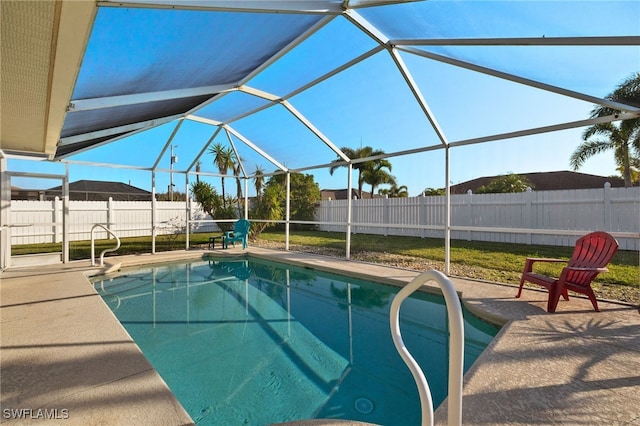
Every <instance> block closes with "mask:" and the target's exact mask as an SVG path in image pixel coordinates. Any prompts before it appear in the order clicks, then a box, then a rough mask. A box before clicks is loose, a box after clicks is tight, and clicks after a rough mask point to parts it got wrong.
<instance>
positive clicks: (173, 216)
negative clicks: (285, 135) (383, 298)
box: [10, 187, 640, 250]
mask: <svg viewBox="0 0 640 426" xmlns="http://www.w3.org/2000/svg"><path fill="white" fill-rule="evenodd" d="M352 203H353V207H352V224H353V226H352V232H354V233H366V234H383V235H405V236H417V237H432V238H444V231H443V229H444V222H445V197H444V196H429V197H409V198H389V199H387V198H374V199H365V200H353V201H352ZM156 206H157V210H156V221H157V222H156V223H157V228H156V229H157V233H158V234H170V233H174V232H176V231H179V232H184V227H185V219H186V215H187V209H186V205H185V203H184V202H169V201H162V202H160V201H159V202H157V203H156ZM151 215H152V210H151V202H150V201H71V202H69V221H70V240H71V241H76V240H89V239H90V238H91V234H90V231H91V227H92V226H93V225H94V224H96V223H102V224H105V225H108V226H109V227H110V228H111V229H112V230H113V231H114V232H115V233H116V234H117V235H118V236H119V237H132V236H150V235H151ZM62 218H63V217H62V202H61V201H60V200H54V201H15V200H14V201H12V202H11V222H10V223H11V236H12V238H11V243H12V244H34V243H43V242H59V241H61V240H62ZM207 219H209V220H208V221H207ZM316 219H317V221H318V222H320V223H321V225H320V230H323V231H339V232H345V230H346V220H347V200H334V201H323V202H321V203H320V207H319V208H318V210H317V213H316ZM191 222H192V223H191V232H215V231H219V228H218V227H217V226H216V225H215V224H214V223H213V222H211V221H210V218H209V216H207V215H206V214H205V213H204V212H202V211H201V210H200V209H199V206H198V205H197V203H193V204H192V206H191ZM594 230H603V231H607V232H610V233H612V234H613V235H614V236H615V237H616V238H617V240H618V242H619V243H620V248H621V249H622V250H640V188H638V187H633V188H610V187H605V188H601V189H584V190H570V191H531V192H524V193H517V194H465V195H452V196H451V238H452V239H458V240H469V241H496V242H508V243H520V244H546V245H561V246H572V245H573V244H574V243H575V240H576V239H577V238H578V237H579V236H581V235H583V234H585V233H587V232H589V231H594ZM97 238H107V235H106V233H104V232H102V231H101V232H99V233H98V234H97Z"/></svg>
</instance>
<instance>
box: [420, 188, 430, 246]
mask: <svg viewBox="0 0 640 426" xmlns="http://www.w3.org/2000/svg"><path fill="white" fill-rule="evenodd" d="M419 199H420V225H423V227H422V238H427V225H428V224H429V217H428V213H427V195H426V194H425V193H424V192H423V193H422V194H420V197H419Z"/></svg>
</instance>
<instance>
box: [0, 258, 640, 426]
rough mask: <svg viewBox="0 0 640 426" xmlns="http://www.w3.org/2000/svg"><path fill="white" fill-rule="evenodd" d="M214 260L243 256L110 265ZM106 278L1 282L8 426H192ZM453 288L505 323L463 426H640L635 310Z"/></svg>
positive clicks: (639, 336) (38, 271) (467, 387)
mask: <svg viewBox="0 0 640 426" xmlns="http://www.w3.org/2000/svg"><path fill="white" fill-rule="evenodd" d="M248 252H249V253H250V254H252V255H255V256H259V257H267V258H269V259H272V260H276V261H284V262H288V263H296V264H301V265H305V266H310V267H313V268H317V269H322V270H327V271H334V272H335V271H339V272H343V273H348V274H350V275H357V276H362V277H369V278H374V279H376V280H378V281H379V280H382V281H385V282H388V283H394V284H396V285H401V284H402V283H406V282H408V281H410V280H411V279H412V278H413V277H415V276H416V275H417V272H415V271H409V270H404V269H398V268H391V267H386V266H382V265H373V264H369V263H362V262H356V261H346V260H342V259H336V258H330V257H323V256H317V255H308V254H303V253H296V252H283V251H275V250H268V249H261V248H254V247H250V248H249V250H248ZM205 253H211V254H223V255H230V254H241V253H242V252H241V250H239V249H231V250H228V251H220V250H214V251H199V250H192V251H178V252H171V253H161V254H156V255H139V256H120V257H117V258H109V261H110V262H115V261H117V262H122V267H129V266H138V265H146V264H149V263H155V262H169V261H174V260H180V259H190V258H191V259H193V258H199V257H201V256H202V255H203V254H205ZM99 271H100V268H97V267H92V266H89V261H88V260H85V261H78V262H71V263H68V264H64V265H45V266H37V267H20V268H10V269H8V270H6V271H4V272H3V273H2V275H0V280H1V283H0V335H1V337H0V363H1V371H0V390H1V397H0V402H1V406H2V410H1V411H2V413H1V414H0V415H2V418H1V419H0V420H1V421H2V422H9V423H10V424H27V423H28V424H45V423H42V422H41V419H42V418H47V417H45V416H48V417H54V419H53V421H54V422H55V421H56V418H57V421H59V422H60V423H64V424H82V425H90V424H163V425H165V424H166V425H180V424H190V423H192V421H191V419H190V417H189V415H188V414H187V413H186V412H185V411H184V409H183V408H182V407H181V405H180V404H179V402H178V401H177V400H176V399H175V397H174V396H173V394H172V393H171V391H170V390H169V389H168V387H167V386H166V384H165V383H164V381H163V380H162V379H161V378H160V376H158V375H157V373H156V372H155V371H154V370H153V368H152V367H151V365H150V364H149V363H148V361H147V360H146V358H145V357H144V356H143V355H142V353H141V352H140V350H139V349H138V347H137V346H136V345H135V343H134V342H133V341H132V340H131V338H130V337H129V335H128V334H127V333H126V331H125V330H124V328H122V326H121V325H120V323H119V322H118V321H117V319H116V318H115V316H114V315H113V314H112V313H111V310H110V309H109V308H108V307H107V306H106V305H105V304H104V303H103V302H102V299H101V298H100V296H99V295H98V294H97V293H96V292H95V290H94V288H93V287H92V286H91V285H90V284H89V283H88V281H87V279H86V274H96V273H98V272H99ZM452 281H453V283H454V285H455V286H456V289H457V290H458V292H460V293H461V294H462V299H463V301H464V303H465V304H466V306H467V307H468V308H469V309H470V310H472V311H473V312H475V313H476V314H478V315H480V316H483V317H485V318H487V319H489V320H491V321H493V322H496V323H499V324H502V325H503V327H502V330H501V331H500V333H499V334H498V335H497V336H496V338H495V339H494V340H493V341H492V343H491V344H490V345H489V346H488V347H487V349H486V350H485V351H484V352H483V353H482V355H481V356H480V357H479V358H478V360H477V361H476V363H475V364H474V365H473V366H472V368H471V369H470V370H469V371H468V372H467V373H466V375H465V383H464V399H463V423H464V424H603V425H604V424H607V425H614V424H615V425H640V409H639V408H638V407H640V312H639V311H638V307H633V306H628V305H623V304H616V303H608V302H599V304H600V308H601V310H602V312H600V313H596V312H594V311H593V308H592V307H591V304H590V302H589V301H588V300H586V299H582V298H578V297H572V298H571V300H570V301H569V302H565V301H563V300H561V302H560V304H559V306H558V312H556V313H555V314H549V313H547V312H546V311H545V307H546V293H545V292H541V291H535V290H525V291H524V292H523V297H522V298H521V299H515V298H514V295H515V293H516V289H515V288H514V287H513V286H506V285H499V284H493V283H485V282H479V281H472V280H464V279H457V278H453V279H452ZM11 410H13V411H11ZM446 414H447V413H446V401H445V403H443V405H442V406H441V407H439V408H438V410H437V411H436V424H446ZM17 417H22V418H21V419H20V418H17ZM51 421H52V420H49V422H51ZM313 424H319V423H318V422H317V421H316V422H313ZM332 424H335V423H332ZM346 424H349V423H348V422H347V423H346Z"/></svg>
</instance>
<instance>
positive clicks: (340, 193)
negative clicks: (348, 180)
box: [320, 189, 380, 201]
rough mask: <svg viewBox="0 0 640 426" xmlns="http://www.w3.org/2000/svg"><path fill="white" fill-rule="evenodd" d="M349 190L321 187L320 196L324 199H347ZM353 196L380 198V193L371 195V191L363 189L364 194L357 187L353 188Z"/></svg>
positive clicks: (358, 197)
mask: <svg viewBox="0 0 640 426" xmlns="http://www.w3.org/2000/svg"><path fill="white" fill-rule="evenodd" d="M348 193H349V192H348V190H347V189H321V190H320V196H321V197H322V201H325V200H346V199H347V194H348ZM351 198H352V199H353V198H357V199H361V198H380V195H376V194H374V195H373V197H371V193H370V192H367V191H362V194H360V191H358V190H357V189H352V190H351Z"/></svg>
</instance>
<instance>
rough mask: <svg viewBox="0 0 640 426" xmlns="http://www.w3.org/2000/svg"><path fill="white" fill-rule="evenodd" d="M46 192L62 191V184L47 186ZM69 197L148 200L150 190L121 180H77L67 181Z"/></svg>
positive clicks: (100, 199) (101, 199)
mask: <svg viewBox="0 0 640 426" xmlns="http://www.w3.org/2000/svg"><path fill="white" fill-rule="evenodd" d="M46 192H47V193H48V194H56V193H61V192H62V186H56V187H53V188H49V189H48V190H47V191H46ZM69 198H70V199H72V200H87V201H105V200H108V199H109V198H112V199H114V200H119V201H149V200H151V192H149V191H145V190H144V189H140V188H136V187H135V186H131V185H128V184H126V183H122V182H107V181H98V180H79V181H76V182H70V183H69Z"/></svg>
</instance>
